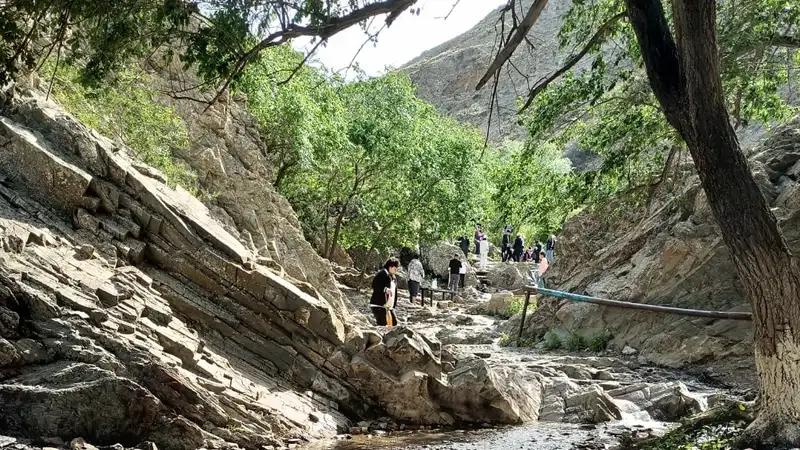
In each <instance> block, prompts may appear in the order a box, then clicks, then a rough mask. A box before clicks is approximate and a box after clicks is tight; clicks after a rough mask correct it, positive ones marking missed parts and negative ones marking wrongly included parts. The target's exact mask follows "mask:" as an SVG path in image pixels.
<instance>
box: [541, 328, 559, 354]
mask: <svg viewBox="0 0 800 450" xmlns="http://www.w3.org/2000/svg"><path fill="white" fill-rule="evenodd" d="M561 347H562V343H561V338H559V337H558V333H556V332H554V331H553V330H550V331H548V332H547V333H545V335H544V349H545V350H558V349H560V348H561Z"/></svg>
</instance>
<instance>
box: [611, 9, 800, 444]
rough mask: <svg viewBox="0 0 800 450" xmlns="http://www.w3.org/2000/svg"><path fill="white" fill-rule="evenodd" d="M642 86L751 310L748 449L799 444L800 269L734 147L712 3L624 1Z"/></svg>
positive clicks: (750, 174) (745, 164) (737, 147)
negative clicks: (672, 131)
mask: <svg viewBox="0 0 800 450" xmlns="http://www.w3.org/2000/svg"><path fill="white" fill-rule="evenodd" d="M626 3H627V5H628V15H629V18H630V20H631V24H632V25H633V28H634V30H635V32H636V35H637V39H638V41H639V44H640V47H641V49H642V55H643V58H644V61H645V66H646V68H647V73H648V77H649V79H650V84H651V86H652V87H653V91H654V93H655V94H656V97H658V100H659V102H660V103H661V105H662V107H663V108H664V113H665V115H666V117H667V120H668V121H669V123H670V124H672V125H673V126H674V127H675V128H676V129H677V130H678V132H679V133H680V134H681V136H682V137H683V139H684V140H685V141H686V144H687V147H688V148H689V151H690V153H691V155H692V159H693V160H694V163H695V167H696V168H697V172H698V174H699V175H700V181H701V183H702V186H703V190H704V191H705V193H706V196H707V197H708V202H709V204H710V206H711V209H712V211H713V212H714V216H715V217H716V220H717V222H718V223H719V227H720V230H721V232H722V237H723V240H724V242H725V244H726V246H727V247H728V249H729V250H730V252H731V255H732V257H733V260H734V262H735V264H736V270H737V274H738V276H739V279H740V281H741V282H742V285H743V286H744V290H745V294H746V295H747V297H748V299H749V300H750V304H751V307H752V311H753V328H754V341H755V361H756V369H757V371H758V375H759V378H760V380H761V387H760V402H759V404H760V410H759V415H758V417H757V419H756V421H755V422H753V424H751V425H750V427H749V428H748V430H747V433H746V434H745V442H746V443H747V444H748V445H752V446H755V447H759V446H764V445H766V446H768V448H772V446H776V445H789V446H796V445H798V444H800V270H799V269H798V265H797V262H796V261H795V259H794V258H793V257H792V254H791V252H790V250H789V247H788V246H787V244H786V241H785V240H784V238H783V234H782V233H781V230H780V228H779V227H778V223H777V220H776V219H775V216H774V215H773V214H772V212H771V211H770V209H769V205H768V204H767V201H766V199H765V198H764V196H763V195H762V194H761V191H760V190H759V188H758V185H757V184H756V182H755V179H754V178H753V175H752V173H751V172H750V169H749V167H748V164H747V160H746V158H745V156H744V154H743V153H742V151H741V149H740V148H739V142H738V140H737V138H736V134H735V133H734V130H733V127H732V126H731V124H730V121H729V117H728V112H727V110H726V108H725V101H724V96H723V92H722V81H721V78H720V67H719V65H720V63H719V57H718V53H717V45H716V23H715V11H716V4H715V1H714V0H673V18H674V22H675V32H676V36H677V41H678V44H677V46H676V45H675V42H674V41H673V39H672V36H671V34H670V31H669V28H668V26H667V22H666V18H665V16H664V11H663V8H662V5H661V1H660V0H626Z"/></svg>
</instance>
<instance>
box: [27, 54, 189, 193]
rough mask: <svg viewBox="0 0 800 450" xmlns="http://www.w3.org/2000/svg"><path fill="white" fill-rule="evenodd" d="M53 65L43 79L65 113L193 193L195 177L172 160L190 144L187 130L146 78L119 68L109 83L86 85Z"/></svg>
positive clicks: (74, 72) (71, 72)
mask: <svg viewBox="0 0 800 450" xmlns="http://www.w3.org/2000/svg"><path fill="white" fill-rule="evenodd" d="M54 70H56V65H55V62H54V61H53V60H52V59H51V60H48V61H47V63H46V64H45V65H44V66H43V67H42V70H41V73H42V76H43V78H45V79H46V80H48V81H49V80H50V79H52V80H53V86H52V89H53V91H52V93H53V95H54V96H55V98H56V99H57V100H58V101H59V103H61V105H62V106H63V107H64V109H66V110H67V111H68V112H69V113H71V114H72V115H73V116H75V117H76V118H77V119H78V120H80V121H81V122H83V123H84V124H86V125H87V126H89V127H92V128H94V129H96V130H97V131H98V132H99V133H100V134H102V135H104V136H106V137H109V138H112V139H115V140H117V141H119V142H120V143H122V144H125V145H126V146H128V147H129V148H130V149H131V150H133V151H134V152H135V153H136V156H137V157H138V158H139V159H140V160H141V161H142V162H145V163H147V164H149V165H151V166H153V167H155V168H157V169H159V170H160V171H161V172H162V173H163V174H164V176H165V177H166V178H167V181H168V183H169V184H170V185H171V186H175V185H176V184H180V185H181V186H183V187H184V188H185V189H186V190H188V191H190V192H192V193H196V192H197V179H196V176H195V174H194V173H193V172H192V171H191V170H190V169H189V168H188V167H187V166H186V165H185V164H184V163H183V162H180V161H177V160H176V159H175V154H176V153H177V152H180V151H181V150H184V149H186V148H187V147H188V146H189V140H188V137H187V134H186V127H185V125H184V123H183V121H182V120H181V118H180V117H178V116H177V115H176V114H175V112H174V111H173V110H172V109H171V108H168V107H165V106H162V105H160V104H158V103H156V101H155V100H154V97H155V92H154V91H153V90H152V88H151V87H150V84H151V83H150V79H149V76H148V75H147V74H145V73H141V72H138V71H134V70H132V69H122V70H119V71H118V72H117V73H116V74H115V76H116V80H115V83H114V84H113V85H107V86H102V87H101V86H98V87H86V86H85V85H83V84H81V83H80V80H79V78H80V73H79V71H78V69H77V68H75V67H74V66H71V65H66V64H63V63H61V64H59V65H58V68H57V72H56V73H55V77H53V71H54Z"/></svg>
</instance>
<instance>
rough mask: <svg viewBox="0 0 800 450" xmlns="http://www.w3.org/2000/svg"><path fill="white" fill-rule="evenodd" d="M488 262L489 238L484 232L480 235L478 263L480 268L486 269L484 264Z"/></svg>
mask: <svg viewBox="0 0 800 450" xmlns="http://www.w3.org/2000/svg"><path fill="white" fill-rule="evenodd" d="M488 264H489V239H488V238H487V237H486V235H485V234H484V235H483V236H481V259H480V265H481V269H486V266H487V265H488Z"/></svg>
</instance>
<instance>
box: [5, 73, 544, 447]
mask: <svg viewBox="0 0 800 450" xmlns="http://www.w3.org/2000/svg"><path fill="white" fill-rule="evenodd" d="M165 82H168V81H165ZM36 86H37V85H36V80H33V81H32V82H29V83H24V84H21V85H18V86H12V88H10V89H7V90H5V91H3V95H2V100H3V101H2V102H0V103H2V109H1V110H0V435H2V434H11V435H15V436H27V437H36V438H47V439H48V440H49V441H53V440H55V441H58V440H70V439H73V438H77V437H82V438H85V439H87V440H88V441H89V442H93V443H96V444H115V443H120V444H122V445H124V446H131V445H136V444H137V443H140V442H141V441H144V440H149V441H154V442H155V443H156V444H157V445H158V446H160V447H162V448H166V449H168V450H171V449H193V448H200V447H206V448H207V447H220V446H225V447H236V446H239V447H243V448H264V447H267V448H268V447H269V446H285V445H286V444H288V443H293V442H300V441H303V440H308V439H312V438H318V437H324V436H330V435H333V434H335V433H338V432H342V431H344V430H346V429H347V427H348V426H349V425H350V421H351V420H354V419H361V418H369V417H374V416H377V415H390V416H391V417H393V418H394V419H396V420H401V421H405V422H408V423H418V424H454V423H463V422H477V423H484V422H500V423H518V422H522V421H527V420H535V419H536V418H537V417H538V414H539V409H538V407H539V403H538V401H539V397H538V395H539V394H540V392H539V391H537V390H535V389H533V387H535V386H533V385H531V384H530V383H532V382H528V381H521V380H516V379H514V377H513V376H511V374H510V372H508V371H503V370H497V369H495V368H492V367H490V366H489V365H488V364H487V363H486V362H484V361H483V360H480V359H478V358H470V359H466V360H464V361H452V362H451V365H450V366H448V367H450V369H449V370H447V371H445V370H443V366H442V361H441V346H440V344H439V343H438V342H437V341H436V340H431V339H428V338H426V337H424V336H422V335H420V334H418V333H416V332H414V331H412V330H409V329H406V328H403V327H399V328H395V329H394V330H393V331H391V332H389V333H385V330H384V331H382V332H378V331H374V330H370V329H369V328H367V327H366V325H365V324H367V323H368V322H367V320H366V318H365V317H364V315H363V314H361V313H359V312H356V311H355V309H354V308H353V307H352V305H350V304H349V301H348V300H347V299H346V298H345V297H344V296H342V295H341V293H340V292H339V290H338V288H337V287H336V284H335V283H334V281H333V278H332V276H331V271H330V266H329V265H328V263H327V262H326V261H325V260H323V259H321V258H319V257H317V256H316V255H315V254H313V250H312V249H311V247H310V245H309V244H308V243H307V242H305V241H304V240H303V237H302V234H301V233H300V229H299V226H297V220H296V218H295V216H294V214H293V213H292V211H291V208H290V206H289V205H288V203H287V202H286V200H285V199H283V198H281V197H280V196H279V195H278V194H277V193H275V192H274V191H273V190H272V189H271V186H270V183H269V168H268V167H266V166H265V165H264V164H263V160H262V159H261V156H260V150H259V147H258V136H257V134H255V132H254V129H253V128H252V127H251V126H249V125H248V123H249V122H248V119H247V117H246V114H245V113H244V112H243V111H242V110H241V109H240V108H239V106H237V104H236V103H235V102H233V101H230V100H229V101H228V102H224V103H222V104H220V105H217V106H215V107H213V108H211V109H209V110H208V111H203V109H202V108H203V106H202V105H200V104H198V105H193V104H190V103H184V104H180V103H178V104H176V108H177V110H178V111H180V112H181V113H182V114H184V118H185V120H186V122H187V125H188V126H189V127H190V131H191V138H192V142H193V145H192V147H191V149H190V150H189V151H188V154H187V155H185V159H186V161H187V162H189V163H190V164H191V165H192V167H194V168H195V170H197V172H198V173H199V174H200V178H201V183H203V185H204V186H206V187H207V188H208V190H212V191H215V192H216V193H217V194H218V195H217V196H216V198H215V199H214V200H211V201H207V204H203V203H201V202H200V201H198V200H197V199H195V198H194V197H192V196H191V195H189V194H188V193H187V192H186V191H184V190H183V189H180V188H177V189H175V190H173V189H171V188H169V187H167V186H166V185H165V184H164V183H163V177H162V176H161V175H160V174H159V173H158V172H157V171H155V170H154V169H152V168H150V167H148V166H145V165H142V164H141V163H139V162H137V161H136V160H135V159H134V158H133V157H132V156H131V152H130V151H129V150H128V149H127V148H125V147H123V146H120V145H118V144H116V143H114V142H112V141H110V140H108V139H106V138H104V137H102V136H100V135H98V134H97V133H96V132H94V131H92V130H90V129H88V128H86V127H85V126H84V125H82V124H81V123H79V122H78V121H77V120H75V119H74V118H73V117H72V116H70V115H69V114H66V113H65V112H64V111H63V110H62V109H61V108H60V107H58V105H56V104H54V103H52V101H47V100H45V98H44V97H43V95H41V94H40V93H39V91H38V90H37V89H36ZM202 124H205V125H202ZM59 442H61V441H59Z"/></svg>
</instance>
